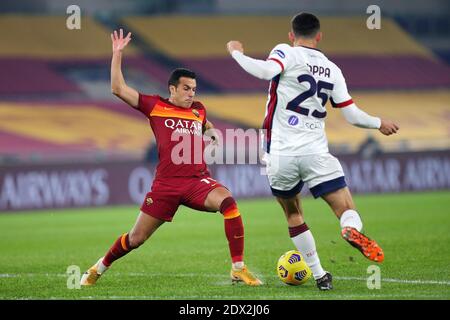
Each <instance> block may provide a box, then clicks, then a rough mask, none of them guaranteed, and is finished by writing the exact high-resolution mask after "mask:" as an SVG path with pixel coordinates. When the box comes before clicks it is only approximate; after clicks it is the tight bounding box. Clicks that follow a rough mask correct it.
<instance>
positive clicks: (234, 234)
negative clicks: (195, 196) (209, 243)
mask: <svg viewBox="0 0 450 320" xmlns="http://www.w3.org/2000/svg"><path fill="white" fill-rule="evenodd" d="M220 212H221V213H222V214H223V218H224V226H225V235H226V237H227V239H228V246H229V248H230V255H231V261H232V262H233V263H236V262H242V263H243V258H244V225H243V224H242V219H241V214H240V213H239V210H238V208H237V205H236V201H234V199H233V198H232V197H228V198H226V199H225V200H223V201H222V204H221V205H220Z"/></svg>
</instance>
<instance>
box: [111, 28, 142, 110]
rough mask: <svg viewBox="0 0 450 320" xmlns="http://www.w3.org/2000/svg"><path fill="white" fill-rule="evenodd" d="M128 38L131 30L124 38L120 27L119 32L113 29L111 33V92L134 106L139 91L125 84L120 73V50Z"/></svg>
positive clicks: (128, 40)
mask: <svg viewBox="0 0 450 320" xmlns="http://www.w3.org/2000/svg"><path fill="white" fill-rule="evenodd" d="M130 40H131V32H128V34H127V36H126V37H125V38H124V37H123V30H122V29H120V30H119V32H117V31H116V30H114V33H111V41H112V51H113V55H112V60H111V92H112V93H113V94H114V95H115V96H117V97H119V98H120V99H122V100H123V101H125V102H126V103H128V104H129V105H130V106H132V107H133V108H136V107H137V106H138V104H139V93H138V92H137V91H136V90H135V89H133V88H131V87H129V86H127V84H126V83H125V79H124V78H123V74H122V51H123V49H124V48H125V47H126V46H127V44H128V43H129V42H130Z"/></svg>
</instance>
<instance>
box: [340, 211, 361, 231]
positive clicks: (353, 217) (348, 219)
mask: <svg viewBox="0 0 450 320" xmlns="http://www.w3.org/2000/svg"><path fill="white" fill-rule="evenodd" d="M340 223H341V229H343V228H345V227H352V228H355V229H356V230H358V231H361V230H362V227H363V224H362V221H361V217H360V216H359V214H358V212H356V211H355V210H347V211H345V212H344V213H343V214H342V216H341V219H340Z"/></svg>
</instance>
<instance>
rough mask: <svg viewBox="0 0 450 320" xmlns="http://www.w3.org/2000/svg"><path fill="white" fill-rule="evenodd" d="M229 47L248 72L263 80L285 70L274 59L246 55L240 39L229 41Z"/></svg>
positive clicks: (234, 57) (269, 78)
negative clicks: (260, 58) (259, 58)
mask: <svg viewBox="0 0 450 320" xmlns="http://www.w3.org/2000/svg"><path fill="white" fill-rule="evenodd" d="M227 49H228V52H229V53H230V55H231V56H232V57H233V59H234V60H236V62H237V63H238V64H239V65H240V66H241V67H242V69H244V70H245V71H247V72H248V73H250V74H251V75H252V76H255V77H257V78H259V79H263V80H271V79H272V78H273V77H275V76H276V75H277V74H279V73H281V72H282V71H283V70H282V68H281V66H280V65H279V64H278V63H276V62H275V61H272V60H266V61H264V60H258V59H253V58H250V57H248V56H246V55H244V47H243V46H242V43H240V42H239V41H229V42H228V43H227Z"/></svg>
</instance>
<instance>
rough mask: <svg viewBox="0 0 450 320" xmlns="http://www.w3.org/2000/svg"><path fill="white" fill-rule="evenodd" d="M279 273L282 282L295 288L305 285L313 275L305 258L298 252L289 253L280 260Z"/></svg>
mask: <svg viewBox="0 0 450 320" xmlns="http://www.w3.org/2000/svg"><path fill="white" fill-rule="evenodd" d="M277 273H278V277H279V278H280V280H281V281H283V282H284V283H286V284H289V285H293V286H298V285H300V284H304V283H305V282H306V281H308V279H309V278H310V277H311V275H312V272H311V269H310V268H309V267H308V265H307V264H306V262H305V260H304V259H303V256H302V255H301V253H300V252H298V251H296V250H291V251H288V252H286V253H285V254H283V255H282V256H281V257H280V259H278V264H277Z"/></svg>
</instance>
